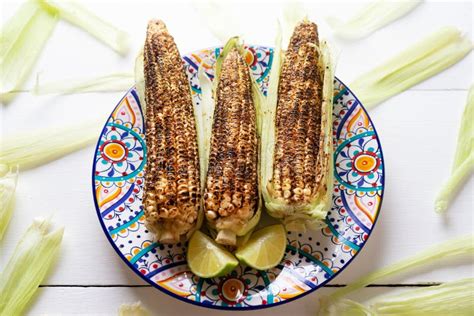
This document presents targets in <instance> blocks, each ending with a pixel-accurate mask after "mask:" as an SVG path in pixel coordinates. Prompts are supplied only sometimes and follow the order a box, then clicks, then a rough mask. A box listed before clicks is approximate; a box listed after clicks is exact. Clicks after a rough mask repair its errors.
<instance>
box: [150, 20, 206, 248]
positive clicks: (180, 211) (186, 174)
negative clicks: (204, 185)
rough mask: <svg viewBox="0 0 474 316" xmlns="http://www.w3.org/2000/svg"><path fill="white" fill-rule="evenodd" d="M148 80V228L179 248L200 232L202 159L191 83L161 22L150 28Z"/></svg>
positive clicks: (153, 22) (157, 236)
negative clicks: (197, 231) (194, 233)
mask: <svg viewBox="0 0 474 316" xmlns="http://www.w3.org/2000/svg"><path fill="white" fill-rule="evenodd" d="M144 75H145V100H146V104H147V107H146V144H147V150H148V154H147V164H146V171H145V193H144V201H143V204H144V208H145V217H146V225H147V227H148V228H149V229H150V231H152V232H153V233H155V235H156V238H157V240H158V241H160V242H162V243H176V242H178V241H180V240H181V239H187V238H188V237H189V236H190V234H191V233H192V232H193V231H194V230H195V229H196V228H199V226H200V222H201V217H200V203H201V194H200V192H201V191H200V182H199V179H200V178H199V156H198V147H197V136H196V126H195V118H194V112H193V103H192V99H191V92H190V88H189V83H188V79H187V78H186V74H185V72H184V67H183V63H182V59H181V56H180V54H179V51H178V48H177V47H176V44H175V43H174V40H173V37H171V35H170V34H169V33H168V30H167V29H166V26H165V24H164V23H163V22H161V21H151V22H150V23H149V24H148V29H147V37H146V41H145V48H144Z"/></svg>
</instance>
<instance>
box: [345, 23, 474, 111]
mask: <svg viewBox="0 0 474 316" xmlns="http://www.w3.org/2000/svg"><path fill="white" fill-rule="evenodd" d="M472 48H473V45H472V42H471V40H470V39H469V38H468V37H466V36H463V35H462V34H461V32H460V31H459V30H457V29H456V28H454V27H443V28H441V29H440V30H438V31H436V32H435V33H433V34H431V35H430V36H428V37H426V38H425V39H423V40H421V41H420V42H418V43H416V44H415V45H413V46H410V47H409V48H408V49H406V50H404V51H402V52H401V53H399V54H398V55H396V56H394V57H393V58H391V59H389V60H388V61H386V62H385V63H383V64H381V65H380V66H378V67H376V68H374V69H373V70H371V71H369V72H368V73H366V74H364V75H362V76H360V77H359V78H358V79H356V80H355V81H354V82H353V83H352V84H351V85H350V87H351V90H353V91H354V92H355V93H356V94H357V97H358V98H359V99H360V100H361V102H362V104H363V105H364V106H365V107H366V108H369V109H370V108H373V107H374V106H376V105H378V104H379V103H381V102H383V101H384V100H386V99H389V98H391V97H392V96H394V95H396V94H398V93H400V92H403V91H405V90H406V89H408V88H410V87H412V86H414V85H416V84H417V83H420V82H422V81H424V80H426V79H428V78H430V77H432V76H434V75H436V74H437V73H439V72H441V71H443V70H444V69H446V68H448V67H450V66H452V65H454V64H455V63H457V62H458V61H460V60H461V59H463V58H464V57H465V56H466V55H467V54H468V53H469V52H470V51H471V50H472Z"/></svg>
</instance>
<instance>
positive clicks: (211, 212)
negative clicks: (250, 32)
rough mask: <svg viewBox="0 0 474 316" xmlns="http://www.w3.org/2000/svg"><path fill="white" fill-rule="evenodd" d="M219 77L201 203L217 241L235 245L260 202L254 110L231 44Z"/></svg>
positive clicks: (249, 84) (245, 74)
mask: <svg viewBox="0 0 474 316" xmlns="http://www.w3.org/2000/svg"><path fill="white" fill-rule="evenodd" d="M218 80H219V81H218V84H217V90H216V105H215V112H214V122H213V126H212V136H211V150H210V155H209V167H208V171H207V179H206V186H205V194H204V207H205V210H206V218H207V220H208V221H210V222H211V226H212V227H213V228H215V229H216V230H217V231H218V233H217V237H216V241H217V242H218V243H221V244H228V245H235V243H236V236H237V235H239V236H240V235H243V234H245V232H243V230H244V229H245V227H246V226H247V225H248V224H249V222H250V221H251V219H252V218H253V217H255V215H256V213H257V211H258V207H259V191H258V170H257V169H258V136H257V122H256V119H257V113H256V108H255V104H254V101H253V97H252V82H251V78H250V73H249V70H248V67H247V65H246V64H245V62H244V60H243V59H242V56H241V54H240V53H239V51H238V50H237V49H236V48H235V47H234V48H232V49H231V50H230V51H229V52H228V54H227V55H226V56H225V58H224V61H223V63H222V67H221V69H220V76H219V78H218Z"/></svg>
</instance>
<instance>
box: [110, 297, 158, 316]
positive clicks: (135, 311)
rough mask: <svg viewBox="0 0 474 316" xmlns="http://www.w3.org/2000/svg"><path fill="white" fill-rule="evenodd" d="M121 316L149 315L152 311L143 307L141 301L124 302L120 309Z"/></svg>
mask: <svg viewBox="0 0 474 316" xmlns="http://www.w3.org/2000/svg"><path fill="white" fill-rule="evenodd" d="M118 315H119V316H149V315H151V314H150V312H149V311H148V310H147V309H146V308H145V307H143V305H142V303H141V302H140V301H138V302H136V303H133V304H122V305H120V307H119V311H118Z"/></svg>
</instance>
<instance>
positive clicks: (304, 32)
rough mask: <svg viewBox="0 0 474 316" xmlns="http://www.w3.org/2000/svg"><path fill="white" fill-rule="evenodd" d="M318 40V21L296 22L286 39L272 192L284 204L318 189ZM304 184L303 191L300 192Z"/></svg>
mask: <svg viewBox="0 0 474 316" xmlns="http://www.w3.org/2000/svg"><path fill="white" fill-rule="evenodd" d="M317 42H318V35H317V29H316V24H314V23H309V22H308V23H301V24H299V25H298V26H297V27H296V29H295V31H294V33H293V36H292V37H291V39H290V44H289V47H288V50H287V54H286V56H285V62H284V64H283V67H282V72H281V77H280V84H279V89H278V104H277V112H276V143H275V155H274V164H273V166H274V171H273V182H274V183H276V184H277V186H275V187H274V193H275V194H276V195H277V196H279V197H282V198H283V199H285V200H286V202H288V203H307V202H309V201H310V200H311V198H312V197H313V195H314V193H316V188H317V181H316V178H317V165H318V158H319V157H318V156H319V155H318V154H319V148H320V140H321V138H322V137H324V135H321V104H322V78H321V73H320V69H319V67H318V57H319V56H318V55H319V53H318V51H317V48H316V46H315V44H314V43H317ZM280 184H281V185H280ZM304 189H306V193H307V194H303V190H304ZM308 193H309V194H308Z"/></svg>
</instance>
